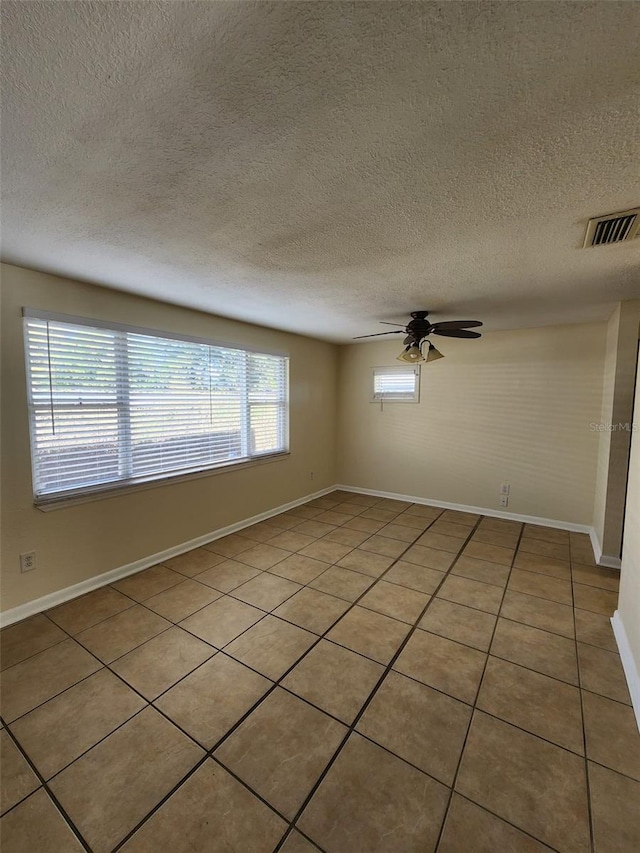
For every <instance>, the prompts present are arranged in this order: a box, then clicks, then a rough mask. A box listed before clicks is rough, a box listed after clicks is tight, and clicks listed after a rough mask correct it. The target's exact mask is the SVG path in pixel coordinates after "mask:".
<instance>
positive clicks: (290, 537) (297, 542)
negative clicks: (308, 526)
mask: <svg viewBox="0 0 640 853" xmlns="http://www.w3.org/2000/svg"><path fill="white" fill-rule="evenodd" d="M315 541H316V537H315V536H307V535H306V534H305V533H298V532H296V531H295V530H285V531H284V532H280V533H279V534H278V535H277V536H274V537H273V539H269V545H274V546H275V547H276V548H284V549H285V551H301V550H302V549H303V548H306V547H307V546H308V545H313V543H314V542H315Z"/></svg>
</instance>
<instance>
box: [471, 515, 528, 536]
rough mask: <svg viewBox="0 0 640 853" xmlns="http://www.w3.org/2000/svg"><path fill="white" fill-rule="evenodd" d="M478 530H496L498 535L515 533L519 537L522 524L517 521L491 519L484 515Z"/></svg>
mask: <svg viewBox="0 0 640 853" xmlns="http://www.w3.org/2000/svg"><path fill="white" fill-rule="evenodd" d="M478 529H479V530H480V529H482V530H497V531H498V532H499V533H516V534H518V535H519V534H520V531H521V530H522V524H521V523H520V522H519V521H511V520H510V519H507V518H492V517H491V516H489V515H484V516H483V517H482V519H481V521H480V524H479V525H478Z"/></svg>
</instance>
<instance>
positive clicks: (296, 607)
mask: <svg viewBox="0 0 640 853" xmlns="http://www.w3.org/2000/svg"><path fill="white" fill-rule="evenodd" d="M349 607H350V603H349V602H348V601H345V600H344V599H342V598H335V596H333V595H327V594H326V593H325V592H320V591H319V590H316V589H310V588H308V587H307V588H304V589H301V590H300V592H296V594H295V595H294V596H292V597H291V598H290V599H289V600H288V601H285V602H284V604H281V605H280V607H278V608H276V610H274V616H278V617H280V619H285V620H286V621H287V622H293V624H294V625H298V626H299V627H300V628H306V629H307V631H313V633H314V634H324V632H325V631H328V630H329V628H330V627H331V626H332V625H333V623H334V622H336V621H337V620H338V619H339V618H340V617H341V616H342V614H343V613H344V612H345V610H347V609H348V608H349Z"/></svg>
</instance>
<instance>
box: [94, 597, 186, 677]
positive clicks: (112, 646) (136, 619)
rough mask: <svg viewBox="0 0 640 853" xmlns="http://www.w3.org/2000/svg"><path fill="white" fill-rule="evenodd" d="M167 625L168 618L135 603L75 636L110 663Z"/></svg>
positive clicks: (102, 659)
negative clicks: (133, 605)
mask: <svg viewBox="0 0 640 853" xmlns="http://www.w3.org/2000/svg"><path fill="white" fill-rule="evenodd" d="M170 627H171V622H168V621H167V620H166V619H163V618H162V616H158V614H157V613H152V612H151V611H150V610H147V608H146V607H142V606H141V605H139V604H136V605H135V607H130V608H129V609H128V610H124V611H123V612H122V613H117V614H116V615H115V616H110V617H109V618H108V619H105V620H104V621H103V622H99V623H98V624H97V625H94V626H93V627H91V628H87V629H86V631H81V632H80V633H79V634H78V635H77V640H78V642H80V643H82V645H83V646H85V647H86V648H87V649H89V651H90V652H91V653H92V654H94V655H95V656H96V657H97V658H100V660H101V661H104V662H105V663H110V662H111V661H112V660H115V659H116V658H119V657H121V656H122V655H125V654H126V653H127V652H130V651H131V650H132V649H135V648H136V646H139V645H141V644H142V643H145V642H146V641H147V640H150V639H151V637H155V636H156V635H157V634H160V633H162V631H165V630H166V629H167V628H170Z"/></svg>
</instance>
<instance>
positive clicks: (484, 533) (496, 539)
mask: <svg viewBox="0 0 640 853" xmlns="http://www.w3.org/2000/svg"><path fill="white" fill-rule="evenodd" d="M471 541H472V542H483V543H484V544H485V545H499V546H500V547H501V548H515V547H516V545H517V544H518V533H516V532H513V533H506V532H505V533H502V532H500V531H499V530H489V529H487V528H486V527H478V529H477V530H476V532H475V533H474V534H473V536H472V537H471Z"/></svg>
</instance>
